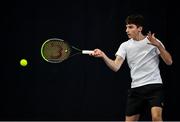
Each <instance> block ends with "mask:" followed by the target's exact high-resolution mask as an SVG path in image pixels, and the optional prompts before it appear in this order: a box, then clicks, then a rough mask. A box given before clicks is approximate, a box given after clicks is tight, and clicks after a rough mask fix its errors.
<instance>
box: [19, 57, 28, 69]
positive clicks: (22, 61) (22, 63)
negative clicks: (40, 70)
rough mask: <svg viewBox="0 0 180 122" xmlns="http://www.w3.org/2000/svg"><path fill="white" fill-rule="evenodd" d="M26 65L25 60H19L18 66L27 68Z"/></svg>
mask: <svg viewBox="0 0 180 122" xmlns="http://www.w3.org/2000/svg"><path fill="white" fill-rule="evenodd" d="M27 64H28V62H27V60H26V59H21V60H20V65H21V66H23V67H25V66H27Z"/></svg>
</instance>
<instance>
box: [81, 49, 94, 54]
mask: <svg viewBox="0 0 180 122" xmlns="http://www.w3.org/2000/svg"><path fill="white" fill-rule="evenodd" d="M93 52H94V51H92V50H82V54H91V53H93Z"/></svg>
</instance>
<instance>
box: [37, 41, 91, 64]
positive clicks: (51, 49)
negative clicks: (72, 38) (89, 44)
mask: <svg viewBox="0 0 180 122" xmlns="http://www.w3.org/2000/svg"><path fill="white" fill-rule="evenodd" d="M91 53H93V51H92V50H81V49H79V48H77V47H74V46H72V45H70V44H68V43H67V42H66V41H64V40H63V39H59V38H51V39H48V40H46V41H45V42H44V43H43V44H42V46H41V56H42V57H43V59H44V60H45V61H47V62H50V63H61V62H62V61H64V60H66V59H68V58H70V57H72V56H75V55H77V54H91Z"/></svg>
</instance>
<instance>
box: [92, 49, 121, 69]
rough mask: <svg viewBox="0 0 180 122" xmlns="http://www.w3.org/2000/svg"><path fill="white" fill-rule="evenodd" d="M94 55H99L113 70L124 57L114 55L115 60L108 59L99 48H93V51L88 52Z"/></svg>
mask: <svg viewBox="0 0 180 122" xmlns="http://www.w3.org/2000/svg"><path fill="white" fill-rule="evenodd" d="M90 55H92V56H94V57H99V58H102V59H103V60H104V62H105V63H106V65H107V66H108V67H109V68H110V69H111V70H113V71H115V72H117V71H118V70H119V69H120V67H121V65H122V64H123V62H124V59H123V58H122V57H121V56H116V58H115V60H112V59H110V58H109V57H108V56H107V55H106V54H105V53H104V52H103V51H101V50H100V49H95V50H94V53H92V54H90Z"/></svg>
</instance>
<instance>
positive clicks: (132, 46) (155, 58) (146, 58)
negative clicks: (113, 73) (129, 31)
mask: <svg viewBox="0 0 180 122" xmlns="http://www.w3.org/2000/svg"><path fill="white" fill-rule="evenodd" d="M158 41H159V40H158ZM159 42H160V41H159ZM147 43H150V42H149V40H148V39H147V37H146V38H145V39H143V40H140V41H135V40H133V39H129V40H128V41H126V42H124V43H122V44H121V45H120V47H119V49H118V51H117V52H116V54H115V55H116V56H117V55H118V56H121V57H122V58H123V59H125V58H127V62H128V65H129V68H130V70H131V78H132V82H131V88H135V87H139V86H143V85H146V84H154V83H162V79H161V75H160V70H159V54H160V51H159V49H158V48H157V47H155V46H153V45H150V44H147ZM160 43H161V42H160ZM161 44H162V43H161ZM162 45H163V44H162ZM163 47H164V45H163Z"/></svg>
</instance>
